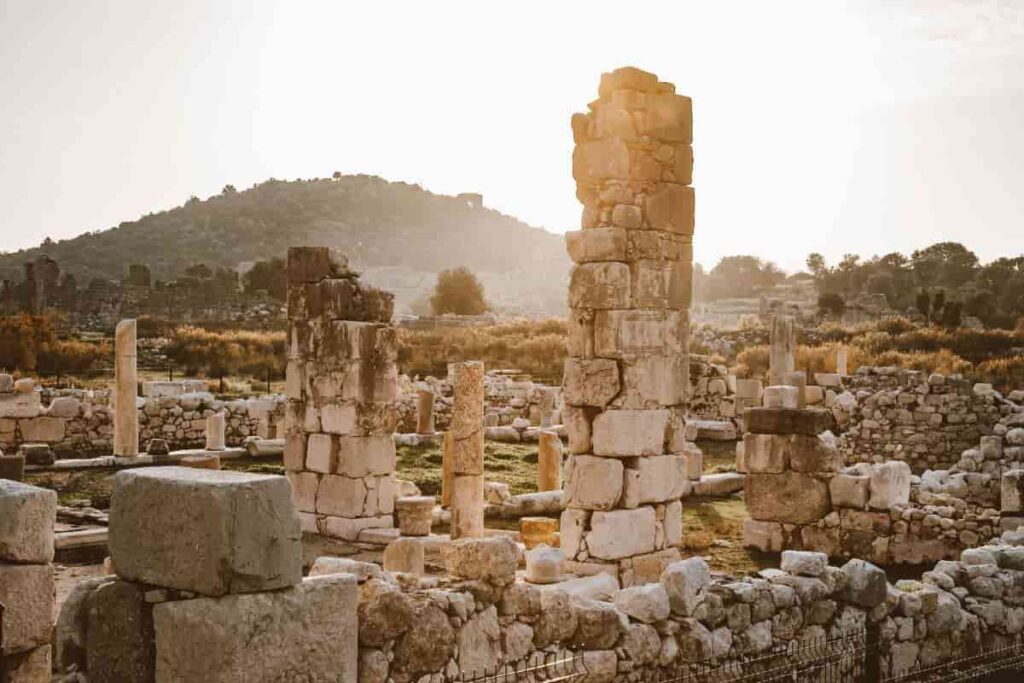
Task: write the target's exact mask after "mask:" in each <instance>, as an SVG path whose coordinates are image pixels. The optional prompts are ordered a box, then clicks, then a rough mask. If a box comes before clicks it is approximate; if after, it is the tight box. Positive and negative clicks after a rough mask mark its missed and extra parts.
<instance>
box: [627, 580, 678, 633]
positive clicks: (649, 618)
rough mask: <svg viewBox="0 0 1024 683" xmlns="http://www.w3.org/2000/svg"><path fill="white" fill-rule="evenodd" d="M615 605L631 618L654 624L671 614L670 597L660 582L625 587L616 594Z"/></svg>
mask: <svg viewBox="0 0 1024 683" xmlns="http://www.w3.org/2000/svg"><path fill="white" fill-rule="evenodd" d="M615 607H617V608H618V609H619V611H621V612H622V613H624V614H625V615H626V616H628V617H629V618H631V619H633V620H635V621H641V622H643V623H645V624H653V623H655V622H657V621H662V620H663V619H668V616H669V612H670V610H669V599H668V593H667V592H666V591H665V587H664V586H662V585H661V584H660V583H648V584H645V585H643V586H633V587H631V588H624V589H622V590H621V591H619V593H618V594H617V595H616V596H615Z"/></svg>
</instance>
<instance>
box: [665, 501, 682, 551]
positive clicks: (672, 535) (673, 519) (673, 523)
mask: <svg viewBox="0 0 1024 683" xmlns="http://www.w3.org/2000/svg"><path fill="white" fill-rule="evenodd" d="M662 528H663V529H664V531H665V545H666V546H667V547H669V548H675V547H677V546H681V545H682V544H683V504H682V503H681V502H680V501H677V500H674V501H672V502H670V503H668V504H667V505H666V506H665V519H664V520H663V521H662Z"/></svg>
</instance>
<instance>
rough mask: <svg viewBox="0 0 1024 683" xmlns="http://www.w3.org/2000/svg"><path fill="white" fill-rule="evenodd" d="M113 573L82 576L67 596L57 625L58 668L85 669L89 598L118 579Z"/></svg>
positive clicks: (56, 668)
mask: <svg viewBox="0 0 1024 683" xmlns="http://www.w3.org/2000/svg"><path fill="white" fill-rule="evenodd" d="M117 580H118V579H117V578H116V577H113V576H96V577H91V578H86V579H82V580H81V581H79V582H77V583H76V584H75V585H74V587H73V588H72V589H71V592H70V593H69V594H68V595H67V597H66V598H65V599H64V603H63V604H62V605H61V608H60V613H59V614H58V615H57V623H56V625H55V626H54V637H53V646H54V653H53V664H54V670H55V671H71V670H77V671H84V670H85V667H86V651H85V650H86V642H87V641H86V635H87V633H88V628H89V598H90V597H91V596H92V594H93V592H94V591H95V590H96V589H97V588H98V587H100V586H102V585H103V584H106V583H111V582H114V581H117Z"/></svg>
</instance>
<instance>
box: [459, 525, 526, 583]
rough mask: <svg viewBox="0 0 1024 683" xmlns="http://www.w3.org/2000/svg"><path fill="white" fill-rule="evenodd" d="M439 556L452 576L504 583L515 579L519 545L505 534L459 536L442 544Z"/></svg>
mask: <svg viewBox="0 0 1024 683" xmlns="http://www.w3.org/2000/svg"><path fill="white" fill-rule="evenodd" d="M441 556H442V558H443V559H444V565H445V568H446V569H447V570H448V573H449V574H451V575H452V576H454V577H456V578H460V579H466V580H470V581H474V580H477V579H479V580H485V581H489V582H490V583H494V584H496V585H507V584H509V583H512V581H513V580H514V579H515V573H516V567H517V566H518V564H519V547H518V546H517V545H516V543H515V541H513V540H512V539H511V538H509V537H508V536H490V537H486V538H463V539H459V540H456V541H452V542H451V543H448V544H447V545H445V546H443V547H442V549H441Z"/></svg>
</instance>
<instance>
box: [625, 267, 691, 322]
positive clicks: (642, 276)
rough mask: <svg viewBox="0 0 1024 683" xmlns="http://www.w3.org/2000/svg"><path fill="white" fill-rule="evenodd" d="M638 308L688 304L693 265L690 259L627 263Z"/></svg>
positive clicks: (675, 308)
mask: <svg viewBox="0 0 1024 683" xmlns="http://www.w3.org/2000/svg"><path fill="white" fill-rule="evenodd" d="M630 273H631V275H632V281H631V282H632V290H633V304H634V305H635V306H636V307H637V308H667V309H672V310H679V309H688V308H689V307H690V295H691V287H690V285H691V282H692V281H693V266H692V264H691V263H690V262H689V261H663V260H657V261H655V260H646V259H645V260H640V261H635V262H633V263H632V264H631V265H630Z"/></svg>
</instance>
